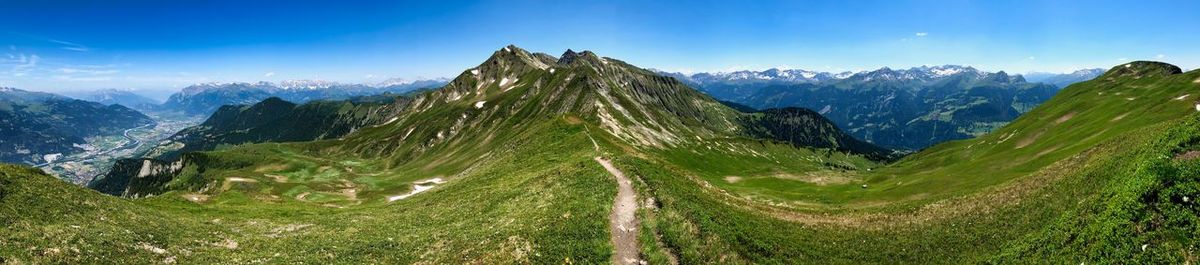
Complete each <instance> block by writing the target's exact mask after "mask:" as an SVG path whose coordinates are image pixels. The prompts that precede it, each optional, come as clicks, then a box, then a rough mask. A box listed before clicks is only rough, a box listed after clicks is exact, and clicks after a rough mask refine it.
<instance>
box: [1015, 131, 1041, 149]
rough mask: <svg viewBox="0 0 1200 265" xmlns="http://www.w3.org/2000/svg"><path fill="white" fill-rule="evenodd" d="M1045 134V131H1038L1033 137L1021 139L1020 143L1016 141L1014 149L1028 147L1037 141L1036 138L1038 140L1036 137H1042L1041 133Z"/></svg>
mask: <svg viewBox="0 0 1200 265" xmlns="http://www.w3.org/2000/svg"><path fill="white" fill-rule="evenodd" d="M1045 132H1046V131H1040V132H1038V133H1036V134H1034V135H1031V136H1029V137H1025V139H1021V140H1020V141H1017V147H1016V149H1021V148H1025V147H1026V146H1029V145H1030V144H1033V142H1035V141H1037V138H1038V137H1041V136H1042V133H1045Z"/></svg>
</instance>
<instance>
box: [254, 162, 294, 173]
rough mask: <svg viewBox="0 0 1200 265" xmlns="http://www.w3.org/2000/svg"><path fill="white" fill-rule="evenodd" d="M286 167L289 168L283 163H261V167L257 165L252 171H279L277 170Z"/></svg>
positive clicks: (285, 168) (282, 169)
mask: <svg viewBox="0 0 1200 265" xmlns="http://www.w3.org/2000/svg"><path fill="white" fill-rule="evenodd" d="M288 168H289V166H288V165H284V164H270V165H263V166H261V167H257V168H255V169H254V172H258V173H262V172H279V171H284V170H287V169H288Z"/></svg>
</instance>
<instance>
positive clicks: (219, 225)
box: [0, 120, 616, 263]
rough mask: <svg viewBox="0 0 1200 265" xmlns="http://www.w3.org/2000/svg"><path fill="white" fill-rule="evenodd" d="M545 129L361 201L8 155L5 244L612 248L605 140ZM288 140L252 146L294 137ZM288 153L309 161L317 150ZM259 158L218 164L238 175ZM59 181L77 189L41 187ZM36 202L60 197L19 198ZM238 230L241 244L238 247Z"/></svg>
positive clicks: (400, 257) (12, 250) (119, 249)
mask: <svg viewBox="0 0 1200 265" xmlns="http://www.w3.org/2000/svg"><path fill="white" fill-rule="evenodd" d="M537 129H538V131H540V132H545V133H544V134H541V135H539V137H538V138H530V139H527V140H528V141H527V142H520V143H512V145H511V146H507V147H508V148H510V149H509V150H510V151H509V152H504V153H501V154H497V155H495V156H494V157H493V158H492V159H488V160H482V161H480V164H479V165H477V166H476V169H475V170H473V171H471V173H469V174H468V175H464V176H461V177H459V178H453V179H450V180H449V181H448V182H447V183H445V184H443V185H440V186H439V187H437V188H435V189H433V190H430V191H427V192H425V193H422V194H420V195H418V196H413V197H410V198H407V199H404V200H399V201H395V202H393V203H385V202H383V200H382V198H380V197H374V196H367V197H368V199H366V200H367V201H366V202H364V203H363V205H360V206H357V207H350V208H346V209H339V208H332V207H314V205H313V204H312V203H307V202H300V201H294V200H287V199H281V200H278V201H269V200H263V199H261V198H262V195H264V194H267V193H270V192H273V191H279V190H281V189H274V188H272V189H259V188H252V189H245V190H243V189H232V190H229V191H226V192H222V193H220V194H219V195H217V196H215V197H213V198H210V199H209V201H206V202H203V203H194V202H191V201H188V200H185V199H183V198H182V196H181V192H177V191H172V192H168V193H165V194H162V195H159V196H155V197H151V198H148V199H139V200H132V201H131V200H126V199H118V198H113V197H107V196H103V195H101V194H98V193H96V192H92V191H87V190H82V189H81V188H78V187H75V186H71V185H68V184H65V183H61V182H57V181H56V180H53V179H52V178H51V177H49V176H45V175H42V174H40V173H36V172H33V171H32V170H28V169H24V168H18V167H13V166H6V168H4V169H3V170H2V171H3V172H6V173H5V174H4V178H3V179H2V180H3V181H5V182H8V183H11V184H8V185H4V186H5V188H4V192H5V195H4V197H3V198H2V199H0V202H2V203H0V205H3V206H4V207H3V208H0V209H2V211H0V216H5V217H6V218H4V219H5V220H9V222H12V223H6V224H5V225H4V228H5V230H4V231H3V232H4V233H0V234H3V236H0V242H4V245H3V247H0V249H2V251H0V257H5V258H6V259H7V260H8V261H15V262H22V261H24V262H35V263H58V262H65V263H80V262H85V263H86V262H96V261H106V260H113V259H116V258H118V257H119V258H120V259H122V260H123V261H127V262H130V263H157V262H162V261H164V260H167V259H172V260H174V261H177V262H180V263H213V262H216V263H225V262H230V263H243V262H255V261H260V262H270V263H291V262H302V261H303V262H333V263H362V262H383V263H414V262H419V261H420V262H427V263H462V262H466V261H475V262H485V263H560V262H564V261H565V260H570V261H571V262H574V263H601V262H603V261H605V260H607V258H608V256H609V255H610V254H609V253H610V252H611V247H610V246H609V245H608V243H607V242H608V234H607V232H606V231H607V215H608V212H609V207H610V205H611V204H610V203H609V202H610V199H611V198H612V196H614V195H615V192H616V190H615V187H614V186H612V185H609V184H610V182H611V180H610V176H608V175H607V174H606V173H605V172H604V171H603V169H602V168H600V167H599V165H597V164H595V162H593V161H592V160H591V157H592V156H593V155H594V154H595V153H594V152H593V151H591V143H590V141H589V140H588V139H587V138H586V136H585V134H583V133H581V132H582V130H583V128H582V126H579V125H567V124H565V123H563V122H561V121H556V120H550V121H547V122H544V123H543V125H541V126H539V127H538V128H537ZM550 139H555V140H554V141H551V140H550ZM522 144H526V145H522ZM284 146H286V145H276V144H271V145H261V146H254V147H253V148H261V149H270V150H288V148H287V147H284ZM580 147H586V148H580ZM256 157H264V156H256ZM281 157H283V158H279V159H288V160H293V159H294V160H295V161H294V162H293V163H295V164H297V165H299V164H303V163H310V162H311V160H308V159H304V158H298V157H300V156H292V157H288V156H281ZM535 157H540V159H539V158H535ZM273 159H274V158H273ZM264 162H266V161H264ZM270 162H279V161H275V160H272V161H270ZM348 162H350V163H347V164H354V163H360V161H353V160H351V161H348ZM254 168H255V167H253V166H251V167H246V168H242V169H240V170H229V171H222V172H221V173H215V172H214V174H229V175H239V174H244V173H246V172H248V171H245V170H250V171H253V169H254ZM306 168H311V167H306ZM213 171H217V170H212V169H210V170H209V172H213ZM402 171H403V170H402ZM297 172H299V171H297ZM259 183H269V182H267V180H265V179H260V182H259ZM272 185H273V184H272ZM49 191H53V192H61V193H64V194H67V195H69V196H66V197H48V196H43V195H44V194H45V192H49ZM30 204H33V205H57V207H45V208H43V209H26V207H21V206H23V205H30ZM74 205H85V206H86V207H84V208H83V209H77V208H78V207H75V206H74ZM93 205H94V206H93ZM39 210H44V212H41V211H39ZM87 220H103V221H100V222H88V221H87ZM71 225H76V226H78V227H80V228H72V226H71ZM229 242H237V247H236V248H229V246H230V245H231V244H230V243H229ZM144 245H148V246H152V247H155V248H160V249H162V250H163V251H162V252H161V254H159V253H156V252H155V251H153V250H149V249H153V248H150V247H143V246H144ZM51 246H52V247H53V250H51V248H50V247H51ZM75 250H78V251H79V252H75ZM277 253H278V255H277ZM91 259H95V260H91Z"/></svg>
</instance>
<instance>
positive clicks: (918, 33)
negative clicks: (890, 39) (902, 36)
mask: <svg viewBox="0 0 1200 265" xmlns="http://www.w3.org/2000/svg"><path fill="white" fill-rule="evenodd" d="M916 35H917V37H925V36H929V33H928V32H917V34H916Z"/></svg>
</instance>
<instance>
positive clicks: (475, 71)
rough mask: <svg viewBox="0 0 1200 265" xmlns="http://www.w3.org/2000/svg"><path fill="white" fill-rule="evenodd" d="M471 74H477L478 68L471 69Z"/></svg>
mask: <svg viewBox="0 0 1200 265" xmlns="http://www.w3.org/2000/svg"><path fill="white" fill-rule="evenodd" d="M471 75H479V68H475V69H471Z"/></svg>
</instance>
